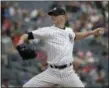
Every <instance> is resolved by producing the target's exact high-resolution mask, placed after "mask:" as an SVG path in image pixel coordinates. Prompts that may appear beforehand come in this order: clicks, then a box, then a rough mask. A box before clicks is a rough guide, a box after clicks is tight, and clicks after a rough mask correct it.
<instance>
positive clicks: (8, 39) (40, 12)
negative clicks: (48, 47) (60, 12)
mask: <svg viewBox="0 0 109 88" xmlns="http://www.w3.org/2000/svg"><path fill="white" fill-rule="evenodd" d="M26 3H27V5H28V6H27V7H28V8H27V7H24V6H23V5H24V4H26ZM33 3H34V5H35V4H36V5H37V6H38V4H37V2H33ZM38 3H39V2H38ZM41 3H45V2H41ZM47 3H48V2H46V4H47ZM32 5H33V4H32V2H20V3H19V2H14V1H13V2H1V36H2V38H1V39H2V40H1V41H2V58H1V59H2V63H1V64H2V86H5V87H6V88H7V87H8V86H22V85H23V84H24V83H25V82H27V81H28V80H29V79H30V78H31V77H33V76H34V75H36V74H38V73H40V72H41V71H43V70H45V69H46V66H47V65H46V59H47V56H46V55H45V53H44V52H43V51H41V50H40V47H41V46H43V41H40V40H36V41H33V42H35V44H36V46H37V54H38V55H37V57H36V59H33V60H30V61H22V59H21V57H20V56H19V54H18V52H17V51H16V48H15V47H16V45H17V43H18V41H19V39H20V36H21V35H22V34H23V33H26V32H28V31H32V30H37V28H40V27H44V26H50V25H52V21H51V19H50V17H49V16H48V15H47V11H48V10H50V9H52V8H54V7H62V8H64V9H65V10H66V11H67V13H66V14H67V18H68V21H67V22H66V26H70V27H72V28H73V30H74V31H75V32H86V31H90V30H94V29H95V28H98V27H103V28H104V34H103V35H101V36H90V37H88V38H86V39H84V40H82V41H77V42H75V46H74V53H73V54H74V57H72V59H73V58H74V69H75V70H76V72H77V73H78V75H79V76H80V78H81V80H82V81H83V82H84V84H85V85H86V86H96V87H104V86H108V25H109V17H108V8H109V3H108V1H63V2H62V1H54V2H53V1H52V2H50V3H49V4H48V5H47V6H48V8H47V9H45V8H44V6H40V5H39V7H40V8H32ZM47 6H46V7H47ZM33 7H34V6H33ZM30 8H31V9H30ZM10 75H11V76H10ZM9 76H10V77H9Z"/></svg>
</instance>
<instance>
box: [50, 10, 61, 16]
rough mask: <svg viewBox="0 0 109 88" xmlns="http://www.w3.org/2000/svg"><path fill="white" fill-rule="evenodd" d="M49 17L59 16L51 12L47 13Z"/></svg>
mask: <svg viewBox="0 0 109 88" xmlns="http://www.w3.org/2000/svg"><path fill="white" fill-rule="evenodd" d="M48 15H49V16H58V15H59V14H58V13H56V12H53V11H50V12H48Z"/></svg>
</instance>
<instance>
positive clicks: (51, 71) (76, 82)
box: [23, 65, 84, 88]
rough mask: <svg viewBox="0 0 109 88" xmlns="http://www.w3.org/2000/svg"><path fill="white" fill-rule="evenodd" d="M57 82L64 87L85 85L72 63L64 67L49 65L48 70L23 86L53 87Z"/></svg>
mask: <svg viewBox="0 0 109 88" xmlns="http://www.w3.org/2000/svg"><path fill="white" fill-rule="evenodd" d="M55 84H58V85H60V86H62V87H82V88H83V87H84V85H83V83H82V82H81V80H80V79H79V77H78V75H77V74H76V73H75V71H74V70H73V66H72V65H71V66H69V67H66V68H64V69H55V68H51V67H48V69H47V70H45V71H44V72H42V73H40V74H39V75H36V76H34V77H33V78H32V79H30V80H29V81H28V82H27V83H25V84H24V85H23V87H25V88H26V87H53V86H54V85H55Z"/></svg>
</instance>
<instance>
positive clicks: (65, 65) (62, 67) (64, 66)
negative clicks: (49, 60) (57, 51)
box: [49, 63, 73, 69]
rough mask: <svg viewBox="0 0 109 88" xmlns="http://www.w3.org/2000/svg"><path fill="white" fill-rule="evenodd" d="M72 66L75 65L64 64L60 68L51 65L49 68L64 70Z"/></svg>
mask: <svg viewBox="0 0 109 88" xmlns="http://www.w3.org/2000/svg"><path fill="white" fill-rule="evenodd" d="M72 64H73V63H70V64H64V65H60V66H57V65H52V64H49V66H50V67H51V68H55V69H64V68H66V67H69V66H71V65H72Z"/></svg>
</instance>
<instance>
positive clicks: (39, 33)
mask: <svg viewBox="0 0 109 88" xmlns="http://www.w3.org/2000/svg"><path fill="white" fill-rule="evenodd" d="M32 33H33V36H34V38H38V39H42V40H44V43H45V45H44V46H43V47H42V49H43V50H44V51H45V52H46V53H47V57H48V58H47V62H48V63H49V64H56V65H63V64H69V63H71V62H73V56H72V52H73V46H74V37H75V33H74V32H73V30H72V29H71V28H69V27H66V28H65V30H63V29H60V28H58V27H56V26H50V27H43V28H40V29H38V30H35V31H32Z"/></svg>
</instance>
